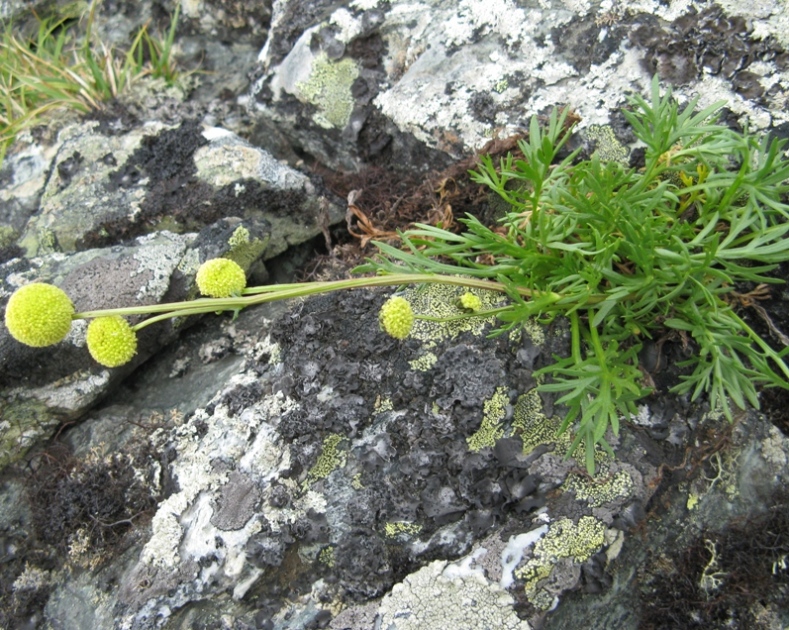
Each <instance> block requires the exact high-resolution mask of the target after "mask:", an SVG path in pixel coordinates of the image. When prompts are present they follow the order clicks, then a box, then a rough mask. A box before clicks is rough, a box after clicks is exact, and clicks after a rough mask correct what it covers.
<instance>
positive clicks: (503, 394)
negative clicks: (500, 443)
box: [466, 387, 510, 452]
mask: <svg viewBox="0 0 789 630" xmlns="http://www.w3.org/2000/svg"><path fill="white" fill-rule="evenodd" d="M509 402H510V400H509V397H508V396H507V388H506V387H497V388H496V391H495V392H494V394H493V396H491V397H490V399H489V400H486V401H485V402H484V404H483V405H482V423H481V424H480V426H479V429H478V430H477V432H476V433H474V434H473V435H471V436H469V437H467V438H466V442H468V448H469V450H470V451H473V452H477V451H480V450H482V449H483V448H493V447H494V446H495V445H496V440H498V439H499V438H501V437H502V436H503V435H504V429H503V428H502V421H503V420H504V418H505V416H506V415H507V405H508V404H509Z"/></svg>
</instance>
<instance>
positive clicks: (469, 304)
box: [460, 291, 482, 313]
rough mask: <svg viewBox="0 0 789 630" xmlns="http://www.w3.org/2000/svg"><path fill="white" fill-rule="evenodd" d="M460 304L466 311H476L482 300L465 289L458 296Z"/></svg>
mask: <svg viewBox="0 0 789 630" xmlns="http://www.w3.org/2000/svg"><path fill="white" fill-rule="evenodd" d="M460 306H461V307H462V308H464V309H466V310H467V311H471V312H473V313H476V312H477V311H478V310H479V309H481V308H482V300H480V299H479V296H478V295H474V294H473V293H469V292H468V291H466V292H465V293H464V294H463V295H461V296H460Z"/></svg>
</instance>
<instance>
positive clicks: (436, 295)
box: [402, 284, 506, 348]
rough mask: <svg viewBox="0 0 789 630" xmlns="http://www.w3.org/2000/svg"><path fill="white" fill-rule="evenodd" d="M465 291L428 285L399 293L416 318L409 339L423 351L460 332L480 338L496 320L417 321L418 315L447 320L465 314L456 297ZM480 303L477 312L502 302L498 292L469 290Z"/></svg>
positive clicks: (480, 318) (458, 297) (453, 337)
mask: <svg viewBox="0 0 789 630" xmlns="http://www.w3.org/2000/svg"><path fill="white" fill-rule="evenodd" d="M466 292H467V290H466V289H464V288H462V287H455V286H451V285H442V284H431V285H427V286H421V287H412V288H409V289H406V290H405V291H403V293H402V296H403V297H404V298H405V299H406V300H408V302H409V303H410V304H411V309H412V310H413V311H414V314H415V315H416V316H417V319H416V321H414V325H413V327H412V328H411V334H410V336H411V338H412V339H417V340H418V341H422V342H424V343H425V347H426V348H431V347H434V346H435V345H437V344H438V343H440V342H442V341H445V340H452V339H455V338H457V336H458V335H460V334H461V333H464V332H469V333H471V334H472V335H481V334H483V332H484V331H485V327H486V326H489V325H493V324H495V322H496V318H495V317H493V316H490V317H467V318H463V319H457V320H451V321H438V322H436V321H429V320H424V319H419V318H418V316H419V315H426V316H428V317H434V318H450V317H457V316H458V315H467V314H468V312H467V311H466V310H465V309H463V308H461V307H460V306H459V299H460V297H461V296H462V295H463V294H464V293H466ZM469 292H470V293H472V294H474V295H476V296H477V297H478V298H479V299H480V302H481V306H480V310H482V311H486V310H490V309H493V308H496V307H497V306H500V305H501V303H502V302H503V301H505V300H506V298H505V297H504V296H502V294H501V293H496V292H494V291H481V290H479V289H470V290H469Z"/></svg>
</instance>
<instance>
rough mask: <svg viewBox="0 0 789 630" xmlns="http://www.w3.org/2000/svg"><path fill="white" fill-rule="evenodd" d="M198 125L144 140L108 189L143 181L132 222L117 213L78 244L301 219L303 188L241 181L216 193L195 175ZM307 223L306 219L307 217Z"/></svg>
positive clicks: (184, 125)
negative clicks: (221, 223) (226, 221)
mask: <svg viewBox="0 0 789 630" xmlns="http://www.w3.org/2000/svg"><path fill="white" fill-rule="evenodd" d="M206 142H207V140H206V139H205V138H204V137H203V135H202V127H201V125H200V123H199V122H197V121H194V120H189V121H185V122H183V123H182V124H181V125H180V126H179V127H178V128H176V129H171V130H166V131H163V132H162V133H161V134H159V135H157V136H150V137H146V138H145V139H144V140H143V142H142V146H140V147H139V148H138V149H137V150H136V151H135V152H134V153H133V154H132V156H131V157H130V158H129V159H128V160H127V162H126V163H125V164H124V165H123V166H122V167H121V168H119V169H118V170H116V171H114V172H112V173H111V174H110V178H109V180H110V181H109V184H108V186H109V188H110V189H117V188H135V187H138V186H140V185H141V182H142V181H145V182H146V183H145V198H144V199H143V200H142V202H141V203H140V209H139V212H137V213H136V214H135V215H134V218H133V219H130V217H129V215H128V213H127V212H126V211H120V210H119V211H118V213H116V215H114V216H109V217H108V218H106V219H105V220H103V221H102V222H101V223H99V224H98V225H96V226H95V227H94V228H93V229H92V230H91V231H89V232H88V233H86V235H85V236H84V237H83V238H82V239H81V240H80V242H79V243H78V246H79V247H80V248H90V247H102V246H106V245H109V244H115V243H118V242H123V241H126V240H129V239H132V238H135V237H137V236H140V235H142V234H146V233H148V232H151V231H154V230H156V229H157V228H161V227H165V228H167V229H170V230H174V231H181V232H186V231H199V230H200V229H202V228H203V227H204V226H205V225H209V224H211V223H214V222H215V221H217V220H219V219H221V218H223V217H231V216H234V217H240V218H245V217H249V218H252V219H256V220H257V221H259V222H260V221H262V220H263V217H264V215H272V214H273V215H275V216H283V217H289V218H291V217H296V216H300V214H299V213H298V212H295V213H294V208H301V207H302V206H303V204H304V202H305V200H306V195H307V194H306V192H305V191H303V190H288V191H282V190H274V189H272V188H269V187H267V186H266V185H265V184H263V183H261V182H259V181H257V180H239V181H236V182H233V183H232V184H228V185H227V186H223V187H222V188H219V189H215V188H213V187H212V186H211V185H210V184H207V183H206V182H204V181H202V180H200V179H199V178H198V177H197V169H196V167H195V164H194V153H195V151H196V150H197V149H198V148H199V147H201V146H203V145H204V144H206ZM304 220H305V221H306V219H304Z"/></svg>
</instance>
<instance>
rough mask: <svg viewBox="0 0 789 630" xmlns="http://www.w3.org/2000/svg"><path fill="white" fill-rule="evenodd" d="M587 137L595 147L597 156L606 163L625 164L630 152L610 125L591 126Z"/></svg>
mask: <svg viewBox="0 0 789 630" xmlns="http://www.w3.org/2000/svg"><path fill="white" fill-rule="evenodd" d="M586 137H587V138H589V140H591V141H592V142H593V143H594V145H595V151H594V152H595V155H597V157H598V158H600V159H601V160H603V161H604V162H625V161H627V156H628V155H629V152H628V150H627V148H626V147H624V146H623V145H622V143H621V142H619V139H618V138H617V137H616V135H615V134H614V130H613V129H611V127H610V126H609V125H589V127H587V129H586Z"/></svg>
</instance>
